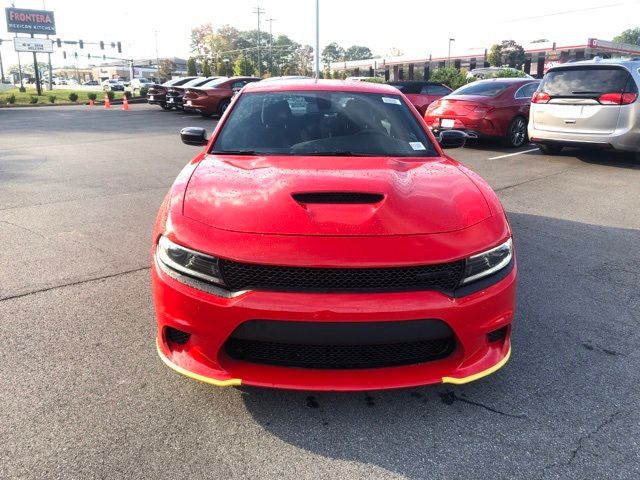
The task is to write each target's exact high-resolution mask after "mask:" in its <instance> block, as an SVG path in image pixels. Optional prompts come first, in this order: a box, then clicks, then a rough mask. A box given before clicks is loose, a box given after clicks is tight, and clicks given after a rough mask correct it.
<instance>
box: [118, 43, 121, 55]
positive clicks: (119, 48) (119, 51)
mask: <svg viewBox="0 0 640 480" xmlns="http://www.w3.org/2000/svg"><path fill="white" fill-rule="evenodd" d="M118 53H122V44H121V43H120V42H118Z"/></svg>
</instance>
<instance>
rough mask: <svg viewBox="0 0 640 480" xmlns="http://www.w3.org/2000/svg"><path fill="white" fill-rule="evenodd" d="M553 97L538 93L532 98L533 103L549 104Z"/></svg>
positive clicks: (545, 93)
mask: <svg viewBox="0 0 640 480" xmlns="http://www.w3.org/2000/svg"><path fill="white" fill-rule="evenodd" d="M549 100H551V96H550V95H549V94H548V93H547V92H536V93H534V94H533V97H531V103H549Z"/></svg>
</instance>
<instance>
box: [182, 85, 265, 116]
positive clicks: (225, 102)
mask: <svg viewBox="0 0 640 480" xmlns="http://www.w3.org/2000/svg"><path fill="white" fill-rule="evenodd" d="M259 80H260V79H259V78H255V77H231V78H220V79H218V81H215V82H210V83H208V84H207V85H206V87H205V86H203V87H201V88H189V89H187V91H186V92H185V94H184V100H183V101H184V105H185V108H192V109H194V110H197V111H198V112H200V114H201V115H202V116H203V117H210V116H212V115H222V114H223V113H224V111H225V110H226V109H227V107H228V106H229V104H230V103H231V99H232V98H233V96H234V95H235V94H236V93H237V92H239V91H240V90H241V89H242V87H244V86H245V85H246V84H247V83H251V82H257V81H259Z"/></svg>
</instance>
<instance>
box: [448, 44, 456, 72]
mask: <svg viewBox="0 0 640 480" xmlns="http://www.w3.org/2000/svg"><path fill="white" fill-rule="evenodd" d="M455 41H456V39H455V38H450V39H449V54H448V55H447V66H449V67H450V66H451V42H455Z"/></svg>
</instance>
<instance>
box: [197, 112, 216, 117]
mask: <svg viewBox="0 0 640 480" xmlns="http://www.w3.org/2000/svg"><path fill="white" fill-rule="evenodd" d="M200 115H202V116H203V117H205V118H209V117H212V116H213V113H212V112H200Z"/></svg>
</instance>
